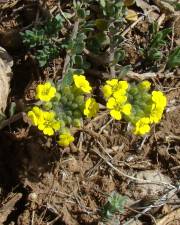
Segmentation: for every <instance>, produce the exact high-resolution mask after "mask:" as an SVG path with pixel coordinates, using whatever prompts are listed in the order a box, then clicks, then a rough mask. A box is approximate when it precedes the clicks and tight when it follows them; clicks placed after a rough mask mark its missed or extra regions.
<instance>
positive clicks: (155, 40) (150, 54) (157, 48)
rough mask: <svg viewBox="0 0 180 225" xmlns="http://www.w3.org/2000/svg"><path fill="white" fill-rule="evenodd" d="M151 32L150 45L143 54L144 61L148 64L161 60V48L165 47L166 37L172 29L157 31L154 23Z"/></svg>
mask: <svg viewBox="0 0 180 225" xmlns="http://www.w3.org/2000/svg"><path fill="white" fill-rule="evenodd" d="M152 31H153V35H152V40H151V41H150V44H149V46H148V48H147V49H146V53H145V55H146V60H147V61H148V62H154V61H157V60H160V59H161V58H162V56H163V55H162V47H163V46H164V45H166V43H167V41H166V38H167V35H168V34H169V33H171V31H172V29H171V28H166V29H163V30H161V31H157V23H154V24H153V28H152Z"/></svg>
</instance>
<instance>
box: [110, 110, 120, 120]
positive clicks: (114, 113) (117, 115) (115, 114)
mask: <svg viewBox="0 0 180 225" xmlns="http://www.w3.org/2000/svg"><path fill="white" fill-rule="evenodd" d="M110 115H111V116H112V117H113V118H114V119H115V120H121V117H122V116H121V113H120V112H119V111H117V110H114V109H113V110H111V111H110Z"/></svg>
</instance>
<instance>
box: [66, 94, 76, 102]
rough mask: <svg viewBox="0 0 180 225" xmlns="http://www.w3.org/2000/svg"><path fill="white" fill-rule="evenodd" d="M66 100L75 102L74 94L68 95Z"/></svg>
mask: <svg viewBox="0 0 180 225" xmlns="http://www.w3.org/2000/svg"><path fill="white" fill-rule="evenodd" d="M66 98H67V99H68V101H71V102H72V101H73V100H74V95H73V94H71V93H70V94H68V95H66Z"/></svg>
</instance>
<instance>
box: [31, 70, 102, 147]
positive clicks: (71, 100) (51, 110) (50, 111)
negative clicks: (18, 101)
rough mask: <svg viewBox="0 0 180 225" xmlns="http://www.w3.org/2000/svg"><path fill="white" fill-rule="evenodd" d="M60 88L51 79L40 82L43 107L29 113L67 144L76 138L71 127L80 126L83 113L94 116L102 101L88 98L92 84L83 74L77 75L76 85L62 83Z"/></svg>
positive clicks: (44, 129)
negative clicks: (86, 95)
mask: <svg viewBox="0 0 180 225" xmlns="http://www.w3.org/2000/svg"><path fill="white" fill-rule="evenodd" d="M57 90H58V91H57ZM57 90H56V88H55V87H54V86H53V85H52V84H51V83H50V82H46V83H44V84H39V85H38V86H37V88H36V99H39V100H41V101H39V102H38V105H39V107H38V106H35V107H33V108H32V110H30V111H29V112H28V117H29V118H30V120H31V122H32V124H33V125H34V126H37V128H38V129H39V130H41V131H42V132H43V133H44V134H45V135H48V136H52V135H54V134H55V133H58V134H59V140H58V141H57V142H58V144H59V145H60V146H63V147H66V146H68V145H69V144H70V143H71V142H73V141H74V137H73V136H72V135H71V133H70V128H71V127H72V126H75V127H80V126H81V125H82V119H83V115H85V116H86V117H88V118H91V117H94V116H95V115H96V114H97V112H98V111H99V104H98V103H97V102H96V100H95V99H94V98H91V97H90V98H88V99H87V100H85V94H91V92H92V87H91V86H90V84H89V82H88V81H87V80H86V77H85V76H83V75H81V74H80V75H79V74H73V84H72V85H69V86H65V87H64V86H59V87H57Z"/></svg>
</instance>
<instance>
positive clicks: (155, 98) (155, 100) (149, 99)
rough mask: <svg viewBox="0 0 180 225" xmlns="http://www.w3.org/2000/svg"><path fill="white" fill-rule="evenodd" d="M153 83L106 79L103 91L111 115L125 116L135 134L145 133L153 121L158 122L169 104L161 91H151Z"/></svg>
mask: <svg viewBox="0 0 180 225" xmlns="http://www.w3.org/2000/svg"><path fill="white" fill-rule="evenodd" d="M150 88H151V83H150V82H149V81H146V80H145V81H142V82H140V83H139V84H137V85H136V84H128V83H127V81H119V80H118V79H112V80H108V81H106V84H105V85H104V86H103V87H102V92H103V94H104V97H105V99H106V101H107V103H106V107H107V108H108V109H109V110H110V115H111V116H112V117H113V118H114V119H116V120H121V119H122V118H123V117H124V119H126V120H127V121H128V122H130V123H131V124H132V125H133V126H134V134H136V135H144V134H146V133H148V132H149V131H150V125H151V124H152V123H158V122H159V121H160V119H161V117H162V114H163V111H164V108H165V106H166V104H167V101H166V97H165V96H164V95H163V93H162V92H161V91H153V92H152V93H149V90H150Z"/></svg>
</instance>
